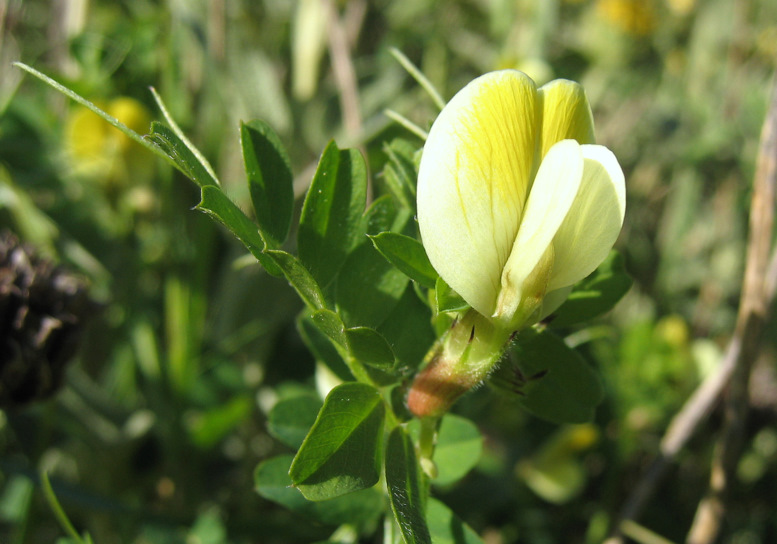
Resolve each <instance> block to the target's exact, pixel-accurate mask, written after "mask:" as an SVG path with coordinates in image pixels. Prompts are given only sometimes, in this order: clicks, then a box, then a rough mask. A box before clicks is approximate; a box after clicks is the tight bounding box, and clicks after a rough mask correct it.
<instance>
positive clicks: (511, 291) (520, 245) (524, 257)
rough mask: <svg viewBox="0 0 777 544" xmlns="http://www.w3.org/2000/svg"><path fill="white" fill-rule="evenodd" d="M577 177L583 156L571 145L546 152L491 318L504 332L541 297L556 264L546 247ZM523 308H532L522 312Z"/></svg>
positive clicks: (570, 142)
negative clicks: (524, 305) (500, 324)
mask: <svg viewBox="0 0 777 544" xmlns="http://www.w3.org/2000/svg"><path fill="white" fill-rule="evenodd" d="M582 177H583V154H582V151H581V148H580V145H579V144H578V143H577V142H576V141H574V140H563V141H561V142H559V143H557V144H556V145H554V146H553V147H551V148H550V151H548V154H547V155H546V156H545V159H544V160H543V161H542V164H541V165H540V168H539V171H538V172H537V177H536V179H535V180H534V185H533V186H532V189H531V193H530V194H529V199H528V201H527V203H526V208H525V210H524V216H523V218H522V220H521V226H520V229H519V231H518V235H517V236H516V239H515V244H514V245H513V248H512V252H511V253H510V258H509V259H508V261H507V263H506V265H505V268H504V271H503V273H502V290H501V291H500V293H499V299H498V301H497V308H496V312H495V313H494V317H496V318H498V319H500V320H502V321H505V322H506V323H507V324H509V325H510V326H513V327H519V326H520V325H521V324H522V322H523V320H524V319H525V318H527V317H528V316H529V315H530V314H531V313H533V312H534V310H536V309H538V307H539V304H540V303H541V301H542V298H543V297H544V296H545V292H546V289H547V287H548V277H549V274H550V272H551V270H552V268H553V263H554V262H555V259H556V257H555V255H554V248H553V247H552V246H551V242H552V241H553V238H554V236H555V235H556V232H557V231H558V229H559V227H560V226H561V224H562V222H563V221H564V218H565V217H566V216H567V212H568V211H569V209H570V207H571V206H572V203H573V202H574V200H575V196H576V195H577V192H578V189H579V187H580V182H581V179H582ZM538 265H540V266H538ZM542 278H545V279H544V281H542ZM525 303H529V304H531V305H532V306H533V307H532V308H526V307H523V306H522V305H523V304H525ZM519 321H520V322H519Z"/></svg>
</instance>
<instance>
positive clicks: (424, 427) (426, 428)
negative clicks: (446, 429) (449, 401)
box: [418, 417, 440, 479]
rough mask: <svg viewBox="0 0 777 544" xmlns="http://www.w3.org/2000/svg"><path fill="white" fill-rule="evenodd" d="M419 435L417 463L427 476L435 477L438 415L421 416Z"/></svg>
mask: <svg viewBox="0 0 777 544" xmlns="http://www.w3.org/2000/svg"><path fill="white" fill-rule="evenodd" d="M420 421H421V435H420V436H419V438H418V453H419V463H420V464H421V468H422V469H423V471H424V473H425V474H426V475H427V476H429V478H432V479H434V478H436V477H437V465H435V464H434V461H433V460H432V458H433V457H434V446H435V444H436V442H437V429H438V427H439V424H440V418H439V417H424V418H421V420H420Z"/></svg>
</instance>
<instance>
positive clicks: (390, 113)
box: [383, 109, 429, 141]
mask: <svg viewBox="0 0 777 544" xmlns="http://www.w3.org/2000/svg"><path fill="white" fill-rule="evenodd" d="M383 113H384V114H385V115H386V117H388V118H389V119H391V120H392V121H395V122H397V123H399V124H400V125H402V126H403V127H405V128H406V129H407V130H409V131H410V132H412V133H413V134H415V135H416V136H418V137H419V138H421V139H422V140H424V141H426V139H427V138H428V137H429V133H428V132H426V131H425V130H424V129H422V128H421V127H419V126H418V125H416V124H415V123H414V122H412V121H411V120H410V119H408V118H407V117H405V116H404V115H402V114H401V113H397V112H395V111H394V110H389V109H386V110H383Z"/></svg>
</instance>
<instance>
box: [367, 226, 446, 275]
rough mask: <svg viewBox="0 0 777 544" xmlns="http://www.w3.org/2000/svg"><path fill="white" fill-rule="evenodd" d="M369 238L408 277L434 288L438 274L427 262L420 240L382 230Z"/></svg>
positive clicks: (427, 258)
mask: <svg viewBox="0 0 777 544" xmlns="http://www.w3.org/2000/svg"><path fill="white" fill-rule="evenodd" d="M370 240H372V243H373V244H374V245H375V248H376V249H377V250H378V251H379V252H380V254H381V255H383V256H384V257H385V258H386V259H387V260H388V261H389V262H390V263H391V264H393V265H394V266H396V267H397V268H398V269H399V270H400V271H402V272H403V273H404V274H405V275H406V276H407V277H408V278H410V279H411V280H414V281H417V282H418V283H420V284H421V285H423V286H424V287H428V288H430V289H431V288H434V285H435V282H436V281H437V278H438V274H437V272H436V271H435V270H434V268H433V267H432V263H430V262H429V257H427V256H426V251H424V246H423V245H422V244H421V242H419V241H418V240H416V239H415V238H410V237H409V236H405V235H404V234H399V233H396V232H382V233H380V234H378V235H377V236H370Z"/></svg>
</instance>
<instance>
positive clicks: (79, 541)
mask: <svg viewBox="0 0 777 544" xmlns="http://www.w3.org/2000/svg"><path fill="white" fill-rule="evenodd" d="M40 482H41V487H42V488H43V495H44V496H45V497H46V502H48V503H49V507H50V508H51V511H52V512H53V513H54V517H55V518H57V521H58V522H59V525H60V526H61V527H62V530H64V531H65V533H67V534H68V536H70V538H72V539H73V540H74V541H75V542H76V544H92V539H91V538H90V537H89V535H87V536H86V537H85V538H82V537H81V535H79V534H78V531H76V528H75V527H73V524H72V523H71V522H70V520H69V519H68V517H67V514H65V511H64V510H63V509H62V506H61V505H60V504H59V501H58V500H57V496H56V495H55V494H54V490H53V489H52V487H51V482H50V481H49V476H48V474H46V472H41V474H40Z"/></svg>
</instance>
